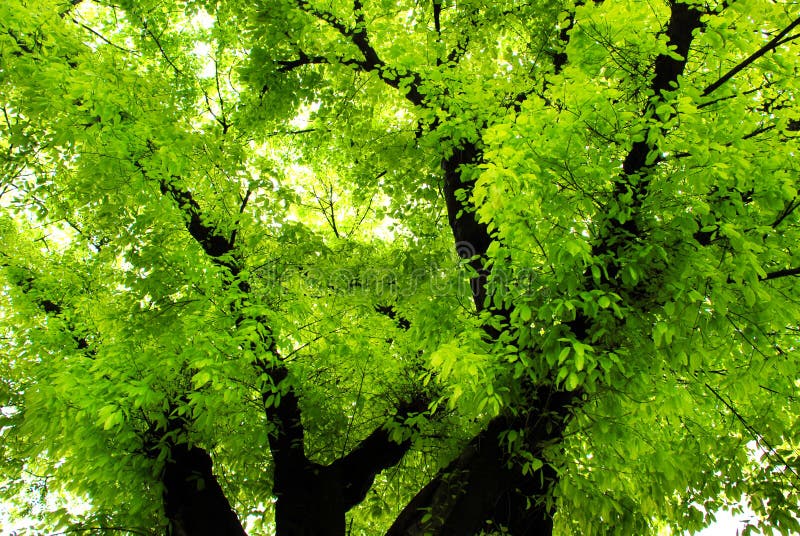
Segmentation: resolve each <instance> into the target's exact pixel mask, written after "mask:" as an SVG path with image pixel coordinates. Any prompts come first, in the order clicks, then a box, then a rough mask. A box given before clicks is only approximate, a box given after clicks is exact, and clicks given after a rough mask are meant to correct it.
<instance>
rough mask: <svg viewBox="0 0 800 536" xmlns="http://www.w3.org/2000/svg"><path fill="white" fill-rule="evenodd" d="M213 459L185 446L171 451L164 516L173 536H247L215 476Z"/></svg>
mask: <svg viewBox="0 0 800 536" xmlns="http://www.w3.org/2000/svg"><path fill="white" fill-rule="evenodd" d="M212 467H213V463H212V461H211V456H209V455H208V453H207V452H206V451H204V450H203V449H201V448H198V447H190V446H188V445H186V444H181V445H176V446H174V447H172V449H170V459H169V460H168V461H167V464H166V466H165V467H164V473H163V476H162V482H163V484H164V512H165V514H166V516H167V519H168V520H169V526H170V534H171V535H172V536H246V533H245V531H244V529H243V528H242V524H241V523H240V522H239V518H238V517H237V515H236V513H235V512H234V511H233V509H232V508H231V505H230V503H229V502H228V499H226V498H225V494H224V493H223V492H222V488H221V487H220V485H219V482H217V478H216V476H214V473H213V472H212Z"/></svg>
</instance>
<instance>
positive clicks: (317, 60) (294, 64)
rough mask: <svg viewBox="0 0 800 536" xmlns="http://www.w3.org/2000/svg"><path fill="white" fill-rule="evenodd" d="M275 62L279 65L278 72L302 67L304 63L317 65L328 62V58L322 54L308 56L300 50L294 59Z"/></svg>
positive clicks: (286, 71)
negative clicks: (298, 55)
mask: <svg viewBox="0 0 800 536" xmlns="http://www.w3.org/2000/svg"><path fill="white" fill-rule="evenodd" d="M277 63H278V65H280V67H278V72H279V73H288V72H289V71H293V70H295V69H297V68H298V67H303V66H304V65H319V64H324V63H330V62H329V61H328V58H326V57H324V56H309V55H308V54H306V53H305V52H303V51H302V50H301V51H300V57H299V58H297V59H296V60H281V61H278V62H277Z"/></svg>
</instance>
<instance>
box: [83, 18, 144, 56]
mask: <svg viewBox="0 0 800 536" xmlns="http://www.w3.org/2000/svg"><path fill="white" fill-rule="evenodd" d="M70 20H72V22H74V23H75V24H77V25H78V26H80V27H81V28H83V29H84V30H86V31H87V32H89V33H91V34H93V35H94V36H95V37H97V38H98V39H100V40H101V41H103V42H104V43H106V44H107V45H110V46H112V47H114V48H116V49H117V50H121V51H123V52H126V53H128V54H133V55H134V56H141V55H142V54H141V53H140V52H139V51H137V50H131V49H129V48H125V47H123V46H120V45H118V44H116V43H113V42H111V41H110V40H109V39H108V38H107V37H106V36H104V35H103V34H101V33H100V32H98V31H97V30H95V29H94V28H92V27H91V26H89V25H87V24H84V23H82V22H81V21H79V20H78V19H76V18H74V17H73V18H71V19H70Z"/></svg>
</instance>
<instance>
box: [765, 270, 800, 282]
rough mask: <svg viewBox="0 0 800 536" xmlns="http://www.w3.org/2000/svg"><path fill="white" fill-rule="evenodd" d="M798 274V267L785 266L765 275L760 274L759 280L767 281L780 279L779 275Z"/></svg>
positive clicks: (791, 275)
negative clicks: (785, 267)
mask: <svg viewBox="0 0 800 536" xmlns="http://www.w3.org/2000/svg"><path fill="white" fill-rule="evenodd" d="M798 275H800V268H787V269H785V270H776V271H774V272H769V273H768V274H767V275H764V276H761V277H759V278H758V279H759V280H760V281H769V280H771V279H780V278H781V277H794V276H798Z"/></svg>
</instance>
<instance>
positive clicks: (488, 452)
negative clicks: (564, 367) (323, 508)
mask: <svg viewBox="0 0 800 536" xmlns="http://www.w3.org/2000/svg"><path fill="white" fill-rule="evenodd" d="M573 399H574V394H572V393H564V392H553V393H549V392H545V391H544V390H541V392H540V393H539V396H537V400H538V404H537V405H539V406H540V409H538V410H536V411H535V413H534V412H531V413H530V414H527V415H519V416H517V417H513V418H511V417H506V416H499V417H496V418H495V419H493V420H492V421H491V422H490V423H489V425H488V426H487V428H486V429H485V430H484V431H483V432H481V433H480V434H478V435H477V436H475V437H474V438H473V439H472V441H470V442H469V444H468V445H467V446H466V447H465V448H464V449H463V450H462V451H461V453H460V454H459V456H458V457H457V458H456V459H455V460H453V461H452V462H451V463H450V464H449V465H448V466H447V467H445V468H444V469H442V470H441V471H440V472H439V474H438V475H437V476H436V478H434V479H433V480H432V481H431V482H430V483H429V484H428V485H427V486H425V487H424V488H423V489H422V490H421V491H420V492H419V493H418V494H417V495H416V496H415V497H414V498H413V499H412V500H411V502H409V503H408V505H407V506H406V507H405V508H404V509H403V511H402V512H401V513H400V515H399V516H398V517H397V519H396V520H395V522H394V524H393V525H392V526H391V528H390V529H389V531H388V532H387V533H386V535H387V536H422V535H424V534H436V535H453V536H455V535H462V534H477V533H478V532H480V531H481V530H487V531H488V530H497V529H499V528H500V527H504V528H505V529H506V530H508V531H509V532H510V533H511V534H518V535H537V536H538V535H542V536H545V535H550V534H552V532H553V521H552V514H553V512H551V511H549V510H548V509H547V507H546V504H545V501H544V498H545V497H546V496H547V494H548V492H549V490H550V489H551V487H552V486H553V484H554V483H555V481H556V478H557V475H556V473H555V470H554V469H553V468H552V467H551V466H550V465H548V464H545V465H544V466H543V467H542V468H541V469H539V470H538V471H536V472H535V473H533V474H529V475H527V476H526V475H523V474H522V471H521V470H520V467H519V466H518V465H516V464H512V463H509V462H510V460H509V454H508V450H507V446H506V444H505V442H504V441H503V439H502V433H503V432H504V431H507V430H518V431H524V432H525V437H526V438H528V439H527V441H526V448H528V449H529V450H530V451H531V452H533V454H534V455H535V456H536V457H538V458H541V456H542V455H541V451H542V445H543V444H545V443H548V442H551V441H554V440H558V439H560V438H561V437H562V434H563V431H564V426H565V418H566V416H567V414H568V411H569V406H570V404H571V403H572V401H573Z"/></svg>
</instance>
